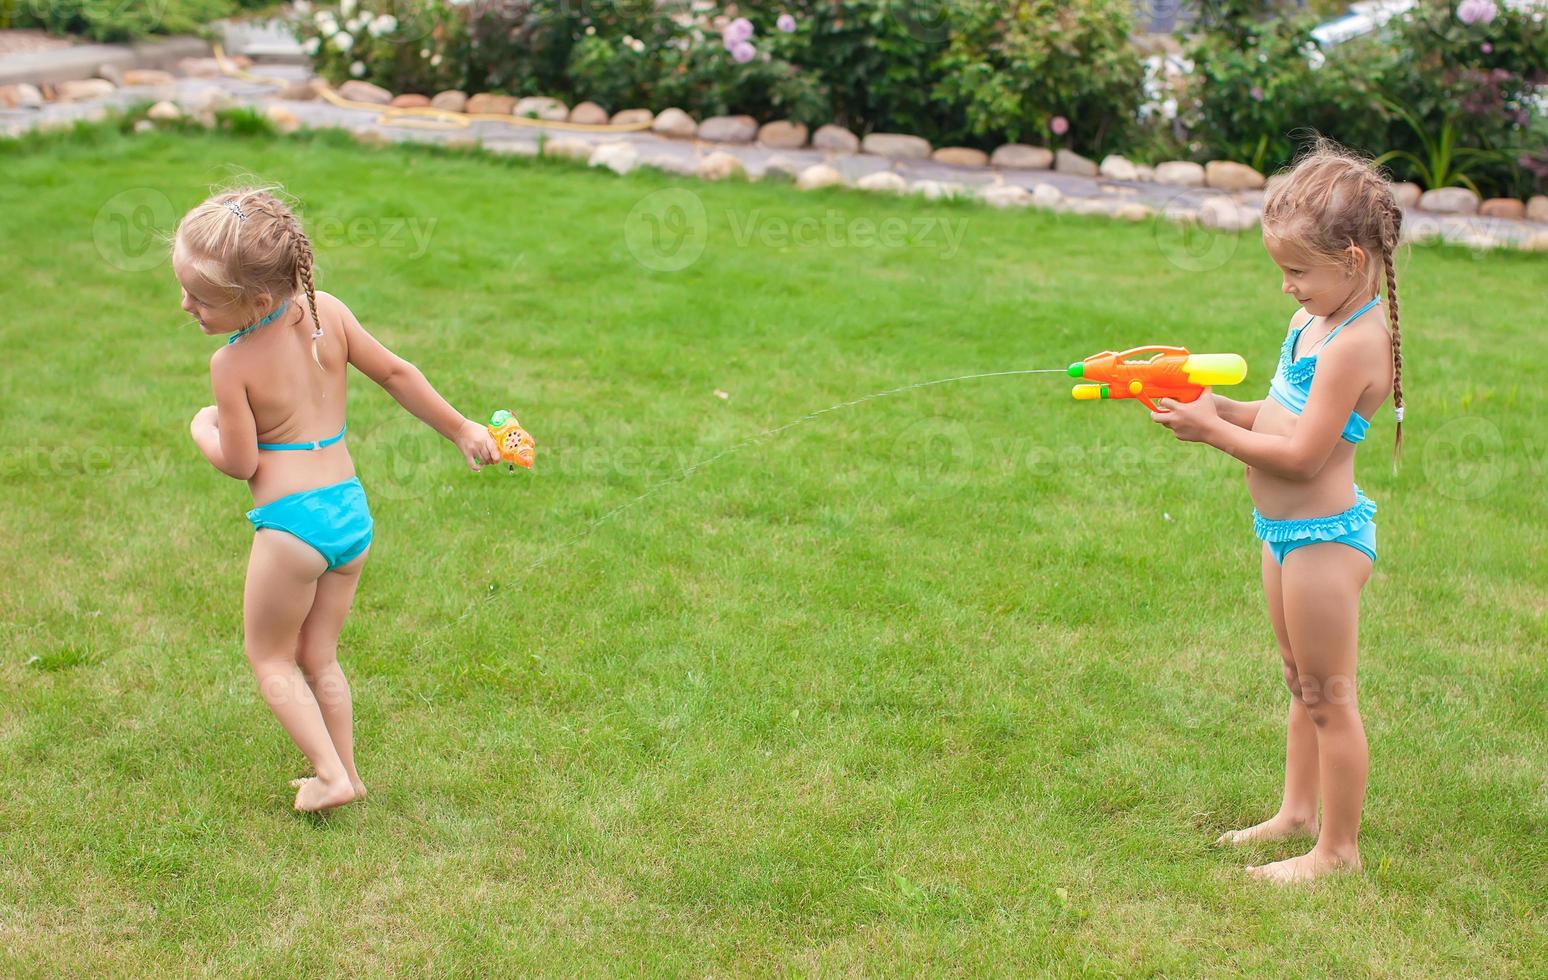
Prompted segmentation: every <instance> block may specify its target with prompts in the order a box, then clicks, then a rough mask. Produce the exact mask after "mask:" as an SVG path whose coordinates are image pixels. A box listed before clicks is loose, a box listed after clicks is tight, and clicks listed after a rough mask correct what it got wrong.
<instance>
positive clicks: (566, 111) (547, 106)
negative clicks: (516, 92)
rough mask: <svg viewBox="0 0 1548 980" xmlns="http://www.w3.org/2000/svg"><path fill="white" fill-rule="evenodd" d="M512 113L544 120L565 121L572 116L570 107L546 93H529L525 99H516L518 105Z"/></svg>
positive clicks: (525, 117)
mask: <svg viewBox="0 0 1548 980" xmlns="http://www.w3.org/2000/svg"><path fill="white" fill-rule="evenodd" d="M511 115H513V116H521V117H522V118H524V119H541V120H543V121H544V122H564V121H565V120H566V119H569V118H570V107H569V106H567V105H565V104H564V103H563V102H560V101H559V100H558V99H551V98H549V97H548V96H546V95H529V96H527V97H526V98H525V99H517V100H516V105H515V106H514V107H512V109H511Z"/></svg>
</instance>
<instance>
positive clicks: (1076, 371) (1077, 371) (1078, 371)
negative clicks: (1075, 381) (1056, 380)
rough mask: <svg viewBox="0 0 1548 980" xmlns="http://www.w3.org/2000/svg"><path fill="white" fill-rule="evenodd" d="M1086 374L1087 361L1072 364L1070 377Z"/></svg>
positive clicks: (1081, 376) (1082, 376) (1079, 376)
mask: <svg viewBox="0 0 1548 980" xmlns="http://www.w3.org/2000/svg"><path fill="white" fill-rule="evenodd" d="M1085 376H1086V362H1085V361H1076V362H1075V363H1074V364H1071V365H1070V377H1072V378H1084V377H1085Z"/></svg>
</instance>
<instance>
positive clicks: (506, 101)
mask: <svg viewBox="0 0 1548 980" xmlns="http://www.w3.org/2000/svg"><path fill="white" fill-rule="evenodd" d="M514 108H516V100H515V99H514V98H512V97H511V96H509V95H496V94H495V93H493V92H480V93H478V94H477V95H475V96H473V97H472V98H470V99H468V101H467V105H466V106H465V107H464V109H463V111H464V112H468V113H472V114H473V115H475V116H482V115H495V116H508V115H510V114H511V110H512V109H514Z"/></svg>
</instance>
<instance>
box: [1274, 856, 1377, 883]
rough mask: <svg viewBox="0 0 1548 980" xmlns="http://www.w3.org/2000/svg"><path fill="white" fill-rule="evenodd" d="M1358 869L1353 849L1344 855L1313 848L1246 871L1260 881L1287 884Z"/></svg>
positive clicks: (1358, 864)
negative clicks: (1298, 854) (1324, 852)
mask: <svg viewBox="0 0 1548 980" xmlns="http://www.w3.org/2000/svg"><path fill="white" fill-rule="evenodd" d="M1359 870H1360V852H1359V851H1355V852H1353V853H1352V854H1350V855H1349V856H1347V857H1345V856H1339V855H1329V854H1319V853H1318V852H1317V849H1316V848H1313V849H1312V850H1310V851H1308V852H1307V853H1305V854H1302V855H1301V856H1300V857H1293V858H1287V859H1286V860H1284V861H1275V862H1274V863H1273V864H1260V865H1257V866H1256V867H1248V869H1247V873H1248V874H1250V875H1252V876H1253V877H1254V878H1258V879H1260V880H1262V881H1272V882H1274V883H1276V884H1280V885H1288V884H1295V883H1301V882H1311V881H1316V880H1317V879H1318V878H1321V877H1322V876H1323V875H1329V874H1335V873H1337V872H1340V871H1359Z"/></svg>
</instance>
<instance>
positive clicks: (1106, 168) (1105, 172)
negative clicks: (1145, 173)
mask: <svg viewBox="0 0 1548 980" xmlns="http://www.w3.org/2000/svg"><path fill="white" fill-rule="evenodd" d="M1097 172H1098V173H1100V174H1101V175H1102V176H1103V177H1106V178H1107V179H1108V180H1139V171H1138V170H1137V169H1136V168H1135V166H1134V164H1132V163H1130V162H1129V160H1128V158H1126V157H1121V156H1119V155H1118V154H1116V153H1109V154H1108V155H1107V156H1105V157H1103V158H1102V163H1101V165H1100V166H1099V167H1097Z"/></svg>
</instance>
